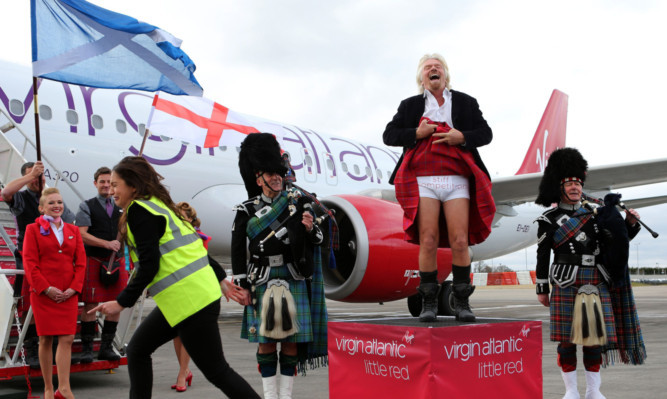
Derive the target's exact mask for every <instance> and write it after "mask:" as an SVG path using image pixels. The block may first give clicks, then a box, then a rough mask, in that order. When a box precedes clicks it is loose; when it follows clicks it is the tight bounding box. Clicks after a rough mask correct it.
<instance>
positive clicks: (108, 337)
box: [97, 334, 120, 361]
mask: <svg viewBox="0 0 667 399" xmlns="http://www.w3.org/2000/svg"><path fill="white" fill-rule="evenodd" d="M115 336H116V334H102V342H101V343H100V353H98V354H97V359H98V360H111V361H115V360H120V356H119V355H118V354H117V353H116V351H114V350H113V339H114V337H115Z"/></svg>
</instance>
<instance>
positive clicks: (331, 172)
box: [322, 152, 338, 186]
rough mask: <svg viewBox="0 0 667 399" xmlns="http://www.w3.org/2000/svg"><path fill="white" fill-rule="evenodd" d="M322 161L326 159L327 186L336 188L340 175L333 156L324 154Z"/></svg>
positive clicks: (325, 174)
mask: <svg viewBox="0 0 667 399" xmlns="http://www.w3.org/2000/svg"><path fill="white" fill-rule="evenodd" d="M322 159H324V176H325V177H326V181H327V184H329V185H331V186H335V185H337V184H338V175H337V174H336V163H335V162H334V158H333V155H331V154H330V153H328V152H325V153H324V154H322Z"/></svg>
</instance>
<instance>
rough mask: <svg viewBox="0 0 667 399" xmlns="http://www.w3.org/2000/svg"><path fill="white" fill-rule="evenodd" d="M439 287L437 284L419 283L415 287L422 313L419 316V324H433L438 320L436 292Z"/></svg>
mask: <svg viewBox="0 0 667 399" xmlns="http://www.w3.org/2000/svg"><path fill="white" fill-rule="evenodd" d="M439 290H440V286H439V285H438V284H437V283H421V284H419V287H417V292H419V293H420V294H421V296H422V311H421V314H420V315H419V321H421V322H425V323H428V322H433V321H436V320H437V319H438V317H437V316H438V291H439Z"/></svg>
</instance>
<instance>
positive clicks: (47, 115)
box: [39, 105, 53, 121]
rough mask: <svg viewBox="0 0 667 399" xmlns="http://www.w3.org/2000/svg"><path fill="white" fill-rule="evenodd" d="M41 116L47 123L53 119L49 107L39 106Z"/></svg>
mask: <svg viewBox="0 0 667 399" xmlns="http://www.w3.org/2000/svg"><path fill="white" fill-rule="evenodd" d="M39 116H40V117H41V118H42V119H44V120H45V121H50V120H51V118H53V112H51V107H49V106H48V105H40V106H39Z"/></svg>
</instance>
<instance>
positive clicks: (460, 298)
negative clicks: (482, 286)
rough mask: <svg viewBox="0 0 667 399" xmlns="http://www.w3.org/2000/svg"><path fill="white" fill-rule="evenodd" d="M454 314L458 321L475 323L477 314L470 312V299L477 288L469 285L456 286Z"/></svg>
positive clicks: (454, 288)
mask: <svg viewBox="0 0 667 399" xmlns="http://www.w3.org/2000/svg"><path fill="white" fill-rule="evenodd" d="M452 289H453V292H454V314H455V315H456V320H458V321H466V322H472V321H475V314H474V313H473V312H472V310H470V303H469V302H468V298H469V297H470V295H472V293H473V291H475V286H474V285H470V284H467V283H460V284H454V285H453V286H452Z"/></svg>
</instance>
